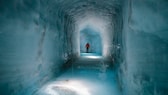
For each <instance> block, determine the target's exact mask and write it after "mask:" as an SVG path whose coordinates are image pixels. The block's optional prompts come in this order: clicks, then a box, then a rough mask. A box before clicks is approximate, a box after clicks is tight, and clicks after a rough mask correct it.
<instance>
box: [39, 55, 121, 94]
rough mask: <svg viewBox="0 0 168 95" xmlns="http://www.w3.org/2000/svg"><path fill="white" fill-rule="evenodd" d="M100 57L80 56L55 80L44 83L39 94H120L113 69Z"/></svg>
mask: <svg viewBox="0 0 168 95" xmlns="http://www.w3.org/2000/svg"><path fill="white" fill-rule="evenodd" d="M107 67H108V65H107V64H106V63H104V61H103V60H102V58H99V59H89V58H86V57H81V58H79V60H77V61H76V62H74V63H73V66H72V67H71V68H70V69H69V70H67V72H65V73H64V74H63V75H61V76H60V77H58V78H57V79H56V80H55V81H53V82H50V83H48V84H46V85H44V86H43V87H42V88H41V90H40V91H39V93H40V94H39V95H121V93H120V91H119V88H118V86H117V80H116V76H115V74H114V71H113V70H111V69H107Z"/></svg>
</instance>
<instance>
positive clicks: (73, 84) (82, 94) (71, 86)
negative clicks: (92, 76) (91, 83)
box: [44, 80, 90, 95]
mask: <svg viewBox="0 0 168 95" xmlns="http://www.w3.org/2000/svg"><path fill="white" fill-rule="evenodd" d="M54 88H64V89H68V90H69V91H72V92H75V93H77V94H78V95H90V93H89V91H88V88H87V87H85V86H84V85H83V83H82V82H79V81H75V80H68V81H60V82H55V83H51V84H49V85H47V86H46V87H45V88H44V91H45V93H46V94H47V95H48V94H49V95H60V94H59V93H58V91H57V90H56V89H54ZM65 93H66V92H65Z"/></svg>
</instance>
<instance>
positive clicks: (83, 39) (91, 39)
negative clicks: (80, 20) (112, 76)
mask: <svg viewBox="0 0 168 95" xmlns="http://www.w3.org/2000/svg"><path fill="white" fill-rule="evenodd" d="M86 43H89V44H90V47H89V50H88V53H94V54H98V55H102V39H101V36H100V32H98V31H95V30H94V29H92V28H91V27H85V28H84V29H83V30H81V31H80V53H86V51H87V50H86V47H85V45H86Z"/></svg>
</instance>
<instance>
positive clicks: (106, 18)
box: [0, 0, 168, 95]
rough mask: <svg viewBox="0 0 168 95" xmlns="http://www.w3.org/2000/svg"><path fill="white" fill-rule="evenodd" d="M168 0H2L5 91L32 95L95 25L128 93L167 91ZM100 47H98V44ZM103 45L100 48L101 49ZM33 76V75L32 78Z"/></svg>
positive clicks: (0, 68) (1, 93) (1, 84)
mask: <svg viewBox="0 0 168 95" xmlns="http://www.w3.org/2000/svg"><path fill="white" fill-rule="evenodd" d="M167 5H168V1H167V0H159V1H158V0H0V74H1V77H0V95H32V94H33V93H34V92H35V91H36V89H38V88H39V86H41V85H42V84H44V83H46V82H47V81H48V80H51V79H52V78H53V77H57V76H59V74H60V72H61V71H62V69H61V67H62V66H63V65H67V64H64V63H65V62H69V61H72V60H74V58H76V57H79V55H80V31H82V30H83V29H85V26H86V25H88V24H89V25H91V27H92V28H93V29H95V31H98V32H99V33H98V34H99V35H100V36H101V37H100V38H101V41H102V55H103V56H104V57H107V58H109V59H110V60H112V61H113V62H114V63H115V64H113V63H111V64H113V66H114V67H116V68H117V69H116V73H117V75H118V81H119V83H120V86H121V89H122V90H123V92H124V93H125V95H138V94H144V93H145V94H146V93H147V94H146V95H154V94H156V95H157V94H159V95H165V93H166V94H167V91H168V90H167V89H168V85H167V83H168V82H167V80H168V77H167V76H166V75H167V69H168V65H167V63H168V60H167V59H168V44H167V43H168V37H167V35H168V32H167V26H168V23H167V22H168V18H167V13H168V8H167ZM97 47H99V46H97ZM99 51H100V50H97V52H99ZM27 77H29V78H27Z"/></svg>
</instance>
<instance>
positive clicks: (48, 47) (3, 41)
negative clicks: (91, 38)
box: [0, 0, 76, 95]
mask: <svg viewBox="0 0 168 95" xmlns="http://www.w3.org/2000/svg"><path fill="white" fill-rule="evenodd" d="M73 30H74V27H73V19H72V18H71V17H70V16H68V14H66V13H65V12H63V10H62V9H61V7H59V6H56V3H55V1H54V0H53V1H48V0H0V95H32V94H33V93H34V92H35V91H36V90H37V89H38V87H40V86H41V85H43V84H44V83H45V82H46V81H48V80H50V79H51V78H53V77H56V76H58V75H59V71H60V69H59V67H60V66H61V65H62V64H63V63H64V62H65V61H66V60H68V59H69V58H70V56H72V55H74V54H75V53H76V46H75V44H74V43H72V42H73V41H74V40H75V39H76V38H75V34H74V32H73Z"/></svg>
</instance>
